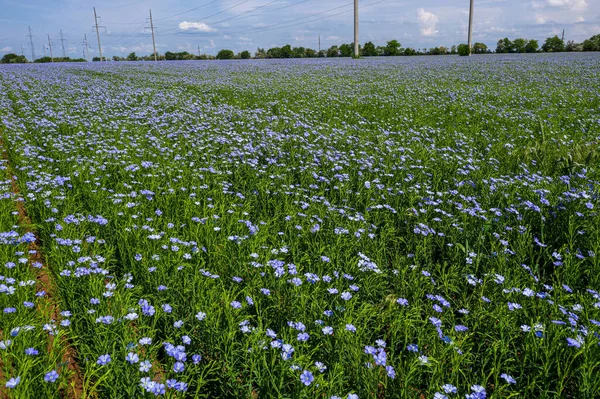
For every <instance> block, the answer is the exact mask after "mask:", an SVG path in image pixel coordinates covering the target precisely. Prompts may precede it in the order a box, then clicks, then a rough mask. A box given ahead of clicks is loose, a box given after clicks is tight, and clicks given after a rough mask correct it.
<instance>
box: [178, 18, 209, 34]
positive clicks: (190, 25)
mask: <svg viewBox="0 0 600 399" xmlns="http://www.w3.org/2000/svg"><path fill="white" fill-rule="evenodd" d="M179 29H181V30H195V31H197V32H216V29H215V28H213V27H211V26H210V25H207V24H205V23H204V22H188V21H183V22H180V23H179Z"/></svg>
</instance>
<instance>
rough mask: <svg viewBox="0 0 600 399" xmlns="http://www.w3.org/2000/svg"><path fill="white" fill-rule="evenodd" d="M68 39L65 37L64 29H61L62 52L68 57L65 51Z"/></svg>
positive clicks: (64, 56)
mask: <svg viewBox="0 0 600 399" xmlns="http://www.w3.org/2000/svg"><path fill="white" fill-rule="evenodd" d="M66 41H67V39H65V38H63V34H62V29H61V30H60V42H61V44H62V54H63V58H67V53H66V52H65V42H66Z"/></svg>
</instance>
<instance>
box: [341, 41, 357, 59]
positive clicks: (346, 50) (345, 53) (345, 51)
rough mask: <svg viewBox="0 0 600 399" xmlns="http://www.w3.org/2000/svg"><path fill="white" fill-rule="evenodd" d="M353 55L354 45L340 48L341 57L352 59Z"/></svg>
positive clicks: (343, 45)
mask: <svg viewBox="0 0 600 399" xmlns="http://www.w3.org/2000/svg"><path fill="white" fill-rule="evenodd" d="M353 53H354V50H353V49H352V45H350V44H347V43H344V44H342V45H341V46H340V57H352V55H353Z"/></svg>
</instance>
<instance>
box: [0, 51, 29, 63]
mask: <svg viewBox="0 0 600 399" xmlns="http://www.w3.org/2000/svg"><path fill="white" fill-rule="evenodd" d="M26 62H27V58H25V57H24V56H22V55H17V54H14V53H9V54H4V56H3V57H2V59H1V60H0V64H25V63H26Z"/></svg>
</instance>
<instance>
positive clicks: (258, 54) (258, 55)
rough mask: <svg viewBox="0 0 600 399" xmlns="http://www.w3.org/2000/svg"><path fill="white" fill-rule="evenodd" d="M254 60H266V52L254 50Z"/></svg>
mask: <svg viewBox="0 0 600 399" xmlns="http://www.w3.org/2000/svg"><path fill="white" fill-rule="evenodd" d="M254 58H260V59H262V58H267V52H266V51H265V49H264V48H260V47H259V48H257V49H256V53H254Z"/></svg>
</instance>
